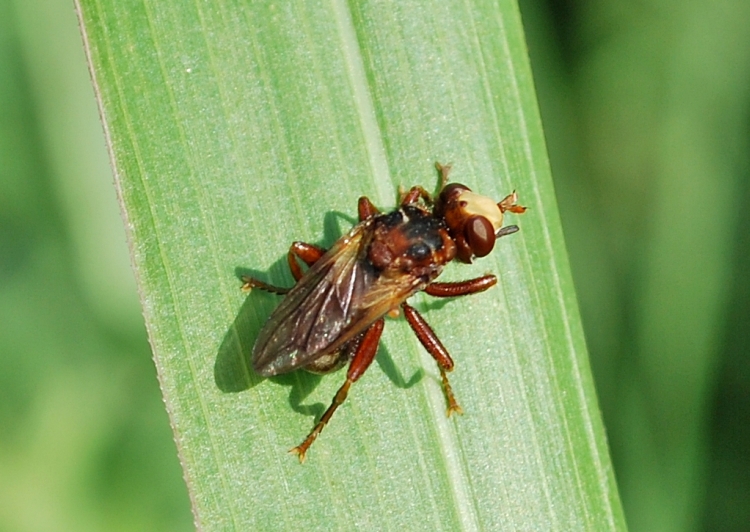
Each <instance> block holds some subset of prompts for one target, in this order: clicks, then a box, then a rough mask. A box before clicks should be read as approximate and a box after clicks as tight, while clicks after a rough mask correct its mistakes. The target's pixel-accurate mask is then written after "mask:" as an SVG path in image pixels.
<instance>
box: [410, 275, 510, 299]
mask: <svg viewBox="0 0 750 532" xmlns="http://www.w3.org/2000/svg"><path fill="white" fill-rule="evenodd" d="M495 284H497V277H495V276H494V275H484V276H482V277H477V278H476V279H467V280H466V281H459V282H457V283H430V284H428V285H427V288H425V289H424V291H425V292H427V293H428V294H430V295H431V296H434V297H457V296H466V295H469V294H476V293H477V292H484V291H485V290H487V289H488V288H490V287H492V286H495Z"/></svg>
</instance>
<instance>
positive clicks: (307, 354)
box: [252, 219, 421, 377]
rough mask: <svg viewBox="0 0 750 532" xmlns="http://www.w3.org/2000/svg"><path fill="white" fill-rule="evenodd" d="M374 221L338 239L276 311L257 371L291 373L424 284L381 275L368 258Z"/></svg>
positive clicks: (257, 350) (263, 334)
mask: <svg viewBox="0 0 750 532" xmlns="http://www.w3.org/2000/svg"><path fill="white" fill-rule="evenodd" d="M372 224H373V219H368V220H365V221H364V222H361V223H360V224H358V225H357V226H355V227H354V228H353V229H352V231H351V232H350V233H349V234H348V235H347V236H346V237H344V238H341V239H340V240H338V241H337V242H336V243H335V244H334V245H333V247H332V248H331V249H330V250H329V251H328V252H327V253H326V254H325V255H323V256H322V257H321V258H320V259H319V260H318V262H316V263H315V264H314V265H313V266H312V267H311V268H310V269H309V270H308V271H307V272H306V273H305V275H304V276H303V277H302V279H300V280H299V282H298V283H297V284H296V285H295V286H294V288H292V290H290V291H289V293H288V294H287V295H286V297H285V298H284V299H283V300H282V301H281V303H280V304H279V306H278V307H277V308H276V309H275V310H274V311H273V313H272V314H271V316H270V317H269V318H268V322H267V323H266V324H265V326H263V328H262V329H261V331H260V334H259V335H258V339H257V340H256V342H255V345H254V346H253V355H252V358H253V369H254V370H255V372H256V373H258V374H259V375H263V376H265V377H269V376H272V375H277V374H279V373H286V372H289V371H292V370H294V369H297V368H300V367H303V366H305V365H307V364H309V363H310V362H312V361H313V360H315V359H317V358H318V357H320V356H323V355H325V354H329V353H333V352H335V351H337V350H338V349H340V348H341V346H342V345H343V344H345V343H346V342H347V341H349V340H351V339H352V338H354V337H355V336H356V335H357V334H359V333H360V332H362V331H363V330H365V329H366V328H367V327H369V326H370V325H372V323H374V322H375V320H377V319H378V318H380V317H382V316H383V315H384V314H385V313H386V312H388V311H389V310H391V309H392V308H395V307H397V306H398V305H400V304H401V303H402V302H403V301H404V300H405V299H406V298H407V297H409V296H410V295H411V294H413V293H414V292H416V291H417V290H419V289H420V288H421V286H420V283H419V280H418V279H416V278H414V277H413V276H410V275H399V276H384V275H380V274H379V273H378V272H377V271H375V269H374V268H373V267H372V265H371V264H369V262H368V261H367V260H366V259H365V257H366V253H367V247H368V245H369V243H370V241H371V238H372V231H371V228H372Z"/></svg>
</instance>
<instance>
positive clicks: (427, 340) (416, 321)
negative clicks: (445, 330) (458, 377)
mask: <svg viewBox="0 0 750 532" xmlns="http://www.w3.org/2000/svg"><path fill="white" fill-rule="evenodd" d="M401 308H403V309H404V317H405V318H406V321H407V322H408V323H409V325H410V326H411V328H412V330H413V331H414V334H416V335H417V338H418V339H419V341H420V342H421V343H422V345H423V346H424V348H425V349H427V352H428V353H430V354H431V355H432V358H434V359H435V361H436V362H437V364H438V368H439V369H440V378H441V380H442V381H443V390H444V392H445V399H446V401H447V402H448V416H449V417H450V415H451V414H453V413H454V412H455V413H456V414H463V413H464V411H463V409H462V408H461V407H460V406H459V404H458V402H457V401H456V397H455V396H454V395H453V388H451V385H450V383H449V382H448V374H447V372H449V371H453V359H452V358H451V356H450V355H449V354H448V350H447V349H446V348H445V346H444V345H443V342H441V341H440V338H438V337H437V335H436V334H435V331H433V330H432V327H430V326H429V324H428V323H427V322H426V321H425V319H424V318H423V317H422V315H421V314H420V313H419V312H417V309H415V308H414V307H412V306H411V305H409V304H407V303H401Z"/></svg>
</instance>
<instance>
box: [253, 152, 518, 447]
mask: <svg viewBox="0 0 750 532" xmlns="http://www.w3.org/2000/svg"><path fill="white" fill-rule="evenodd" d="M436 166H437V169H438V171H439V172H440V177H441V186H440V193H439V195H438V197H437V198H436V199H435V200H434V201H433V199H432V197H431V196H430V194H429V193H428V192H427V191H426V190H424V189H423V188H422V187H420V186H415V187H412V188H411V190H409V191H408V192H406V193H405V194H402V198H401V204H400V206H399V208H398V209H396V210H395V211H393V212H389V213H387V214H383V213H380V212H379V211H378V210H377V208H376V207H375V206H374V205H373V204H372V203H371V202H370V200H369V199H367V198H366V197H362V198H360V200H359V220H360V222H359V224H357V225H356V226H355V227H354V228H353V229H352V230H351V231H350V232H349V234H347V235H346V236H344V237H342V238H340V239H339V240H338V241H337V242H336V243H335V244H333V246H332V247H331V249H329V250H325V249H322V248H320V247H318V246H314V245H311V244H305V243H303V242H295V243H293V244H292V246H291V248H290V249H289V253H288V256H287V258H288V262H289V268H290V269H291V271H292V275H293V276H294V278H295V280H296V281H297V283H296V284H295V285H294V287H292V288H291V289H287V288H279V287H275V286H271V285H268V284H266V283H263V282H262V281H259V280H257V279H253V278H250V277H243V278H242V280H243V282H244V285H243V287H242V288H243V289H244V290H250V289H251V288H261V289H263V290H268V291H270V292H273V293H276V294H285V297H284V299H283V300H282V301H281V304H280V305H279V306H278V307H277V308H276V310H274V312H273V313H272V314H271V316H270V318H269V319H268V322H267V323H266V324H265V326H264V327H263V328H262V329H261V331H260V334H259V335H258V339H257V340H256V342H255V345H254V347H253V354H252V364H253V369H254V370H255V372H256V373H257V374H259V375H261V376H263V377H270V376H273V375H278V374H280V373H287V372H290V371H293V370H295V369H298V368H303V369H306V370H308V371H312V372H314V373H329V372H332V371H335V370H337V369H339V368H341V367H342V366H344V365H345V364H347V363H348V364H349V369H348V371H347V373H346V381H344V384H343V385H342V386H341V388H340V389H339V390H338V392H337V393H336V396H335V397H334V398H333V402H332V403H331V406H329V407H328V410H326V411H325V413H324V414H323V417H322V418H321V419H320V421H318V423H317V425H315V427H314V428H313V430H312V432H310V434H309V435H308V436H307V438H306V439H305V440H304V441H303V442H302V443H301V444H300V445H298V446H297V447H295V448H294V449H292V450H291V452H293V453H295V454H297V455H299V459H300V461H304V459H305V453H306V452H307V450H308V448H309V447H310V445H312V443H313V442H314V441H315V438H317V437H318V435H319V434H320V432H321V431H322V430H323V427H325V425H326V423H328V421H329V420H330V419H331V416H333V413H334V412H335V411H336V409H337V408H338V407H339V405H341V404H342V403H343V402H344V400H345V399H346V396H347V394H348V392H349V388H350V387H351V385H352V383H354V382H356V381H357V379H359V378H360V377H361V376H362V374H363V373H364V372H365V371H366V370H367V368H368V367H369V366H370V364H371V363H372V361H373V359H374V358H375V352H376V351H377V348H378V342H379V340H380V335H381V333H382V331H383V323H384V317H385V315H386V314H390V315H396V314H398V312H399V309H401V310H402V311H403V313H404V316H405V317H406V321H407V322H408V323H409V325H410V326H411V328H412V329H413V330H414V333H415V334H416V335H417V338H419V341H420V342H421V343H422V345H423V346H424V347H425V349H427V351H428V352H429V353H430V354H431V355H432V356H433V357H434V358H435V360H436V361H437V364H438V367H439V368H440V375H441V377H442V381H443V388H444V390H445V396H446V399H447V403H448V415H450V414H451V413H453V412H457V413H461V407H460V406H458V403H457V402H456V398H455V397H454V395H453V391H452V390H451V387H450V384H449V383H448V377H447V374H446V373H447V372H448V371H451V370H452V369H453V360H452V359H451V357H450V355H449V354H448V351H447V350H446V349H445V347H444V346H443V344H442V342H441V341H440V340H439V339H438V337H437V336H436V335H435V333H434V332H433V331H432V329H431V328H430V326H429V325H428V324H427V322H426V321H425V320H424V318H423V317H422V316H421V315H420V314H419V313H418V312H417V311H416V310H415V309H414V307H412V306H410V305H409V304H408V303H407V302H406V300H407V299H408V298H409V297H410V296H411V295H413V294H415V293H416V292H419V291H420V290H424V291H425V292H427V293H428V294H430V295H431V296H435V297H456V296H463V295H468V294H474V293H477V292H482V291H484V290H487V289H488V288H490V287H491V286H493V285H494V284H495V283H497V278H496V277H495V276H494V275H485V276H482V277H477V278H476V279H469V280H467V281H461V282H453V283H438V282H435V279H436V278H437V276H438V275H440V272H442V271H443V267H444V266H445V265H446V264H447V263H449V262H450V261H452V260H453V259H458V260H459V261H461V262H465V263H470V262H471V261H472V259H473V258H474V257H483V256H485V255H487V254H488V253H490V251H492V248H493V246H494V245H495V240H497V239H498V238H500V237H501V236H505V235H509V234H511V233H515V232H516V231H518V227H517V226H515V225H506V226H504V227H503V213H505V212H506V211H510V212H513V213H518V214H520V213H522V212H524V211H525V210H526V209H525V207H521V206H520V205H517V204H516V201H517V196H516V194H515V192H514V193H512V194H510V195H508V196H507V197H506V198H505V199H503V200H502V201H501V202H500V203H495V202H494V201H493V200H491V199H490V198H487V197H484V196H480V195H479V194H475V193H474V192H472V191H471V190H469V189H468V188H467V187H465V186H464V185H459V184H457V183H451V184H448V172H449V170H450V165H446V166H442V165H440V164H437V165H436ZM299 261H302V262H303V263H305V264H306V265H307V266H308V267H309V269H308V270H307V271H304V272H303V270H302V266H301V264H300V262H299Z"/></svg>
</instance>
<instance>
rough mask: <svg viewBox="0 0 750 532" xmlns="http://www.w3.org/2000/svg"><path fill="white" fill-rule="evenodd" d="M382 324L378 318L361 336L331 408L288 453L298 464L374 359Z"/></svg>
mask: <svg viewBox="0 0 750 532" xmlns="http://www.w3.org/2000/svg"><path fill="white" fill-rule="evenodd" d="M384 323H385V322H384V320H383V318H380V319H379V320H378V321H376V322H375V323H373V324H372V325H370V328H369V329H367V332H365V334H364V336H362V340H361V341H360V343H359V346H358V347H357V352H356V353H355V354H354V358H353V359H352V361H351V363H350V364H349V370H348V371H347V372H346V381H344V384H343V385H342V386H341V388H339V391H338V392H336V395H335V396H334V397H333V401H332V402H331V406H329V407H328V410H326V411H325V413H324V414H323V417H321V418H320V421H318V424H317V425H315V428H313V429H312V431H311V432H310V434H309V435H308V436H307V438H305V441H303V442H302V443H301V444H299V445H298V446H297V447H295V448H294V449H292V450H291V451H289V452H290V453H293V454H296V455H298V456H299V461H300V462H304V461H305V453H306V452H307V450H308V449H309V448H310V446H311V445H312V444H313V442H314V441H315V438H317V437H318V435H319V434H320V433H321V432H322V431H323V428H324V427H325V426H326V424H327V423H328V422H329V421H330V420H331V417H332V416H333V413H334V412H335V411H336V409H337V408H338V407H339V406H340V405H341V404H342V403H343V402H344V401H345V400H346V396H347V394H348V393H349V387H351V385H352V384H353V383H354V382H356V381H357V379H359V378H360V377H361V376H362V374H363V373H364V372H365V371H366V370H367V368H368V367H370V364H371V363H372V361H373V359H374V358H375V353H376V352H377V350H378V342H380V335H381V334H382V333H383V325H384Z"/></svg>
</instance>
